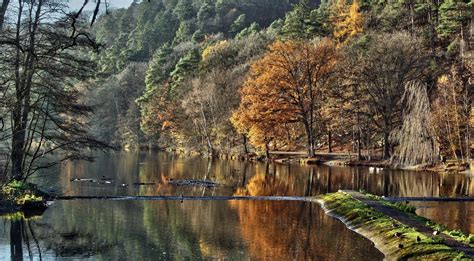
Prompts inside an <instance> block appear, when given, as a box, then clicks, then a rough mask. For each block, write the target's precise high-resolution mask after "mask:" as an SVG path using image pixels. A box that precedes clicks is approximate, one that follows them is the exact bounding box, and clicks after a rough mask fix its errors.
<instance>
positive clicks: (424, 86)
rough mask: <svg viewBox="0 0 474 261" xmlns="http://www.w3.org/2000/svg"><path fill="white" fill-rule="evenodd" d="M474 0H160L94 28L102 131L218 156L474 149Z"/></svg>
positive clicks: (463, 153) (411, 157)
mask: <svg viewBox="0 0 474 261" xmlns="http://www.w3.org/2000/svg"><path fill="white" fill-rule="evenodd" d="M473 10H474V2H473V1H469V0H445V1H404V0H399V1H370V0H369V1H359V0H354V1H345V0H334V1H329V2H326V1H324V2H322V3H319V1H310V0H301V1H294V0H258V1H257V0H218V1H213V0H156V1H155V0H152V1H150V2H148V1H143V2H135V3H133V4H132V5H131V6H130V7H129V8H128V9H119V10H112V11H110V12H109V13H107V14H105V15H102V16H101V17H100V18H99V19H98V21H97V22H96V23H95V24H94V26H93V30H94V33H95V35H96V37H97V40H98V41H99V42H101V43H102V44H103V46H104V48H103V49H102V51H101V52H99V53H96V54H93V56H94V57H93V58H94V60H95V61H97V63H98V65H99V66H98V70H97V76H98V79H96V80H94V81H90V82H86V83H84V84H85V85H87V86H88V87H91V88H84V89H87V90H88V93H87V103H88V104H90V105H94V106H95V107H96V114H95V116H94V117H93V119H92V122H91V123H92V126H93V129H92V133H94V134H95V135H96V136H97V137H98V138H100V139H102V140H106V141H110V142H111V143H112V144H114V145H119V146H123V147H143V146H147V147H148V146H157V147H161V148H182V149H186V150H196V151H201V152H206V153H209V154H213V155H218V154H230V153H232V154H238V153H242V154H243V153H248V152H249V151H252V150H253V149H255V150H256V151H258V152H265V151H268V150H302V149H306V150H307V151H308V154H309V155H310V156H312V155H314V153H315V151H316V150H325V151H334V150H340V151H345V152H347V151H352V152H356V153H358V155H359V158H362V157H365V158H366V159H368V158H370V156H374V155H381V156H383V157H384V158H387V159H388V158H391V159H392V163H393V164H397V165H414V164H420V163H434V162H436V161H438V160H440V159H441V157H440V156H445V157H448V158H453V159H457V160H459V161H460V162H466V161H467V160H468V159H469V158H470V157H471V153H472V150H473V149H474V148H473V142H472V129H473V123H474V110H473V109H472V99H473V92H474V90H473V88H472V80H473V79H472V75H473V70H474V63H473V51H472V48H473V40H472V33H473V32H474V29H473V28H474V21H473V13H474V11H473Z"/></svg>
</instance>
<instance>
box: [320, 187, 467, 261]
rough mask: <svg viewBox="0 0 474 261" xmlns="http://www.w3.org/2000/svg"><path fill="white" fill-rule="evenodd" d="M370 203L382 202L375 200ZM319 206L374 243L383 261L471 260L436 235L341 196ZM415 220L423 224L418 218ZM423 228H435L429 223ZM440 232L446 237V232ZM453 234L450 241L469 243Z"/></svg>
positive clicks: (326, 197)
mask: <svg viewBox="0 0 474 261" xmlns="http://www.w3.org/2000/svg"><path fill="white" fill-rule="evenodd" d="M374 200H380V201H381V202H382V201H383V200H382V199H378V198H374ZM319 202H320V203H321V205H322V206H323V208H324V209H325V210H326V211H327V212H328V214H329V215H331V216H333V217H335V218H338V219H340V220H341V221H343V222H344V223H345V224H346V226H347V227H348V228H350V229H352V230H354V231H355V232H357V233H359V234H361V235H363V236H364V237H366V238H368V239H369V240H371V241H372V242H374V244H375V246H376V247H377V248H378V249H379V250H380V251H381V252H382V253H384V254H385V256H386V258H387V259H413V260H418V259H425V260H426V259H430V260H433V259H434V260H441V259H443V260H444V259H449V260H453V259H456V260H471V259H470V258H469V257H468V256H466V254H465V253H464V252H462V251H459V250H456V249H453V248H452V247H449V246H448V245H446V244H445V239H444V238H443V237H441V236H440V235H438V234H437V233H436V234H437V235H427V234H426V233H421V232H419V231H417V230H416V229H414V228H412V227H409V226H407V225H405V224H403V223H401V222H398V221H397V220H395V219H393V218H391V217H390V216H388V215H386V214H383V213H381V212H378V211H375V210H374V209H373V208H371V207H369V206H368V205H366V204H364V203H363V202H361V201H359V200H357V199H355V198H353V197H351V196H350V195H349V194H346V193H344V192H338V193H333V194H327V195H324V196H322V197H321V198H320V199H319ZM382 203H384V204H386V205H387V206H390V207H393V209H396V210H398V211H402V212H409V213H410V214H409V215H415V214H414V213H413V209H411V208H409V207H406V206H402V205H401V204H392V203H389V202H386V201H385V202H382ZM419 218H420V220H423V218H422V217H419ZM427 225H429V226H436V224H434V223H433V222H430V224H427ZM440 232H441V233H444V234H446V235H450V233H449V232H448V231H440ZM454 234H456V237H453V239H455V240H458V241H459V242H463V243H470V240H471V238H472V237H468V236H465V235H462V236H461V235H459V232H457V233H454ZM460 234H462V233H460Z"/></svg>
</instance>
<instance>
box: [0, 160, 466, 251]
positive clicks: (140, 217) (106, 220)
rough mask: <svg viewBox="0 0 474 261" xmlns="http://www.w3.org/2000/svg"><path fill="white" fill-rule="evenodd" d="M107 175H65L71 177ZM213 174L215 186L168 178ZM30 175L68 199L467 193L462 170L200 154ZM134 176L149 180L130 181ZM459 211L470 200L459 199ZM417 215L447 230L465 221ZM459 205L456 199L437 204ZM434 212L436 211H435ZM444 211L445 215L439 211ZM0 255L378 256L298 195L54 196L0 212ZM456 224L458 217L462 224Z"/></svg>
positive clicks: (429, 209)
mask: <svg viewBox="0 0 474 261" xmlns="http://www.w3.org/2000/svg"><path fill="white" fill-rule="evenodd" d="M80 178H83V179H91V178H92V179H96V180H99V181H100V180H103V181H109V179H110V184H109V182H99V183H96V182H74V181H71V180H73V179H80ZM184 179H188V180H189V179H193V180H212V181H215V182H218V183H219V186H217V187H201V186H176V185H173V184H170V182H169V181H170V180H174V181H176V180H184ZM32 181H34V182H37V183H40V184H41V185H42V186H43V187H44V188H47V189H54V190H57V191H60V192H62V193H64V194H65V195H70V196H80V195H82V196H90V195H95V196H209V197H210V196H232V195H245V196H316V195H320V194H324V193H327V192H334V191H337V190H339V189H352V190H360V189H362V190H366V191H368V192H370V193H374V194H377V195H386V196H431V197H455V196H465V195H469V196H472V193H474V192H473V191H472V189H471V186H473V184H472V182H471V177H470V176H468V175H453V174H437V173H431V172H410V171H393V170H380V169H371V168H363V167H329V166H312V167H310V166H300V165H289V164H266V163H263V162H243V161H233V160H217V159H214V160H208V159H203V158H200V157H184V156H180V155H173V154H168V153H157V152H130V153H126V152H121V153H111V154H108V155H102V156H100V157H98V159H97V161H96V162H93V163H89V162H68V163H64V164H62V165H61V166H59V167H58V168H56V169H52V170H50V171H49V172H48V173H46V172H44V173H40V174H39V175H38V177H36V178H35V179H33V180H32ZM134 183H155V184H153V185H134ZM465 204H467V206H466V207H465V208H468V206H470V205H469V204H470V203H465ZM418 207H419V209H418V211H419V213H420V214H422V215H424V216H429V217H431V218H434V219H435V220H436V219H437V220H439V221H440V222H443V223H446V222H445V221H449V222H448V223H449V224H448V225H449V226H450V227H455V228H461V229H463V230H466V229H468V230H469V229H470V228H469V225H466V224H465V222H468V221H466V220H461V219H452V218H449V217H448V218H444V216H443V215H440V214H438V215H436V214H433V213H436V209H439V208H436V206H429V205H427V203H423V204H421V203H420V205H419V206H418ZM442 207H443V208H448V209H449V211H455V212H456V213H459V212H462V211H463V210H462V208H460V207H459V205H456V204H453V205H452V206H449V205H443V206H442ZM438 212H439V211H438ZM443 213H445V212H443ZM467 213H468V212H467ZM2 222H3V226H0V235H1V236H0V259H2V260H3V259H10V258H13V259H21V257H22V258H24V259H30V256H31V257H32V258H34V259H39V258H40V257H41V258H42V259H93V260H95V259H99V260H130V259H133V260H170V259H171V260H201V259H204V260H209V259H219V260H221V259H222V260H315V259H317V260H335V259H337V260H381V259H383V255H382V254H381V253H380V252H379V251H378V250H377V249H376V248H375V247H374V246H373V244H372V243H371V242H370V241H368V240H366V239H365V238H363V237H361V236H359V235H357V234H356V233H354V232H352V231H351V230H348V229H347V228H346V227H345V226H344V224H342V223H341V222H340V221H338V220H335V219H333V218H331V217H328V216H326V215H325V214H324V211H323V210H322V209H321V208H320V207H319V206H318V205H317V204H315V203H309V202H299V201H235V200H234V201H232V200H231V201H212V200H211V201H209V200H206V201H197V200H194V201H193V200H191V201H180V200H169V201H110V200H73V201H57V202H54V203H53V204H52V205H51V206H50V208H49V209H48V210H46V212H45V213H44V214H43V215H42V216H41V217H35V218H32V219H28V220H26V219H8V218H2ZM463 222H464V223H463Z"/></svg>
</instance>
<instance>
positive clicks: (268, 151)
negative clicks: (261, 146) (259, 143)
mask: <svg viewBox="0 0 474 261" xmlns="http://www.w3.org/2000/svg"><path fill="white" fill-rule="evenodd" d="M265 157H266V158H267V160H270V146H269V143H268V142H267V143H266V144H265Z"/></svg>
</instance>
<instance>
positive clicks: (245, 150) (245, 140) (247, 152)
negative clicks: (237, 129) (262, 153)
mask: <svg viewBox="0 0 474 261" xmlns="http://www.w3.org/2000/svg"><path fill="white" fill-rule="evenodd" d="M242 137H243V142H244V144H243V145H244V153H245V156H248V155H249V148H248V147H247V136H245V135H242Z"/></svg>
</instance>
